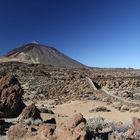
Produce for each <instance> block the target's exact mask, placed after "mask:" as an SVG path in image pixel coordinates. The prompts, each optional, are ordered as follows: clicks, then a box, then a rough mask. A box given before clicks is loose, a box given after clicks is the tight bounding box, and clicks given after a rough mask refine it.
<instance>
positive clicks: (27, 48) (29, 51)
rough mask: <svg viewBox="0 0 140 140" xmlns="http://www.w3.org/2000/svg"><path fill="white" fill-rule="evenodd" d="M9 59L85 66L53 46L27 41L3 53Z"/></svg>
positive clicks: (66, 65)
mask: <svg viewBox="0 0 140 140" xmlns="http://www.w3.org/2000/svg"><path fill="white" fill-rule="evenodd" d="M5 58H7V59H9V61H20V62H25V63H39V64H45V65H53V66H64V67H74V68H80V67H86V66H84V65H83V64H81V63H80V62H78V61H76V60H73V59H72V58H70V57H68V56H66V55H65V54H63V53H61V52H60V51H58V50H57V49H55V48H52V47H48V46H45V45H41V44H38V43H28V44H25V45H22V46H20V47H19V48H16V49H14V50H12V51H10V52H8V53H7V54H6V55H5Z"/></svg>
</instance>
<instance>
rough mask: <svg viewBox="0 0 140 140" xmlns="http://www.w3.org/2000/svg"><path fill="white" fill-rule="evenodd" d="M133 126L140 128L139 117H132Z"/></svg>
mask: <svg viewBox="0 0 140 140" xmlns="http://www.w3.org/2000/svg"><path fill="white" fill-rule="evenodd" d="M132 123H133V127H134V128H135V129H137V130H140V119H139V118H136V117H133V118H132Z"/></svg>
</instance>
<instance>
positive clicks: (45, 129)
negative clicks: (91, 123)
mask: <svg viewBox="0 0 140 140" xmlns="http://www.w3.org/2000/svg"><path fill="white" fill-rule="evenodd" d="M46 122H47V121H46ZM85 127H86V120H85V119H84V118H83V116H82V115H81V114H76V115H74V116H73V117H71V118H70V119H69V120H67V121H65V122H64V123H62V124H61V125H57V126H56V124H54V123H45V122H44V123H41V124H40V125H39V126H35V125H31V126H28V125H23V124H20V123H19V124H16V125H14V126H11V127H10V129H9V130H8V138H9V140H15V139H21V138H22V139H26V140H30V139H33V140H38V139H39V140H87V138H86V135H87V134H86V131H85Z"/></svg>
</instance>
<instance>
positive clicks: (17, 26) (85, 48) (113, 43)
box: [0, 0, 140, 68]
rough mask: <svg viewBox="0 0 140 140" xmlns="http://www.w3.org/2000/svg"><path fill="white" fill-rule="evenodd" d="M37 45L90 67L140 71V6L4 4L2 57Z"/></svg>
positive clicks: (5, 0) (47, 0)
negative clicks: (46, 46) (24, 45)
mask: <svg viewBox="0 0 140 140" xmlns="http://www.w3.org/2000/svg"><path fill="white" fill-rule="evenodd" d="M33 40H37V41H39V42H40V43H42V44H46V45H49V46H52V47H55V48H57V49H58V50H60V51H62V52H63V53H65V54H67V55H68V56H70V57H72V58H74V59H76V60H78V61H80V62H82V63H84V64H86V65H89V66H93V67H134V68H140V63H139V59H140V55H139V52H140V1H139V0H0V55H2V54H5V53H6V52H7V51H9V50H11V49H13V48H15V47H18V46H19V45H20V44H23V43H28V42H31V41H33Z"/></svg>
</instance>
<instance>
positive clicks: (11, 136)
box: [8, 123, 27, 140]
mask: <svg viewBox="0 0 140 140" xmlns="http://www.w3.org/2000/svg"><path fill="white" fill-rule="evenodd" d="M26 133H27V129H26V127H25V126H24V125H23V124H21V123H18V124H16V125H13V126H11V127H10V128H9V130H8V140H18V139H22V138H23V137H25V136H26Z"/></svg>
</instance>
